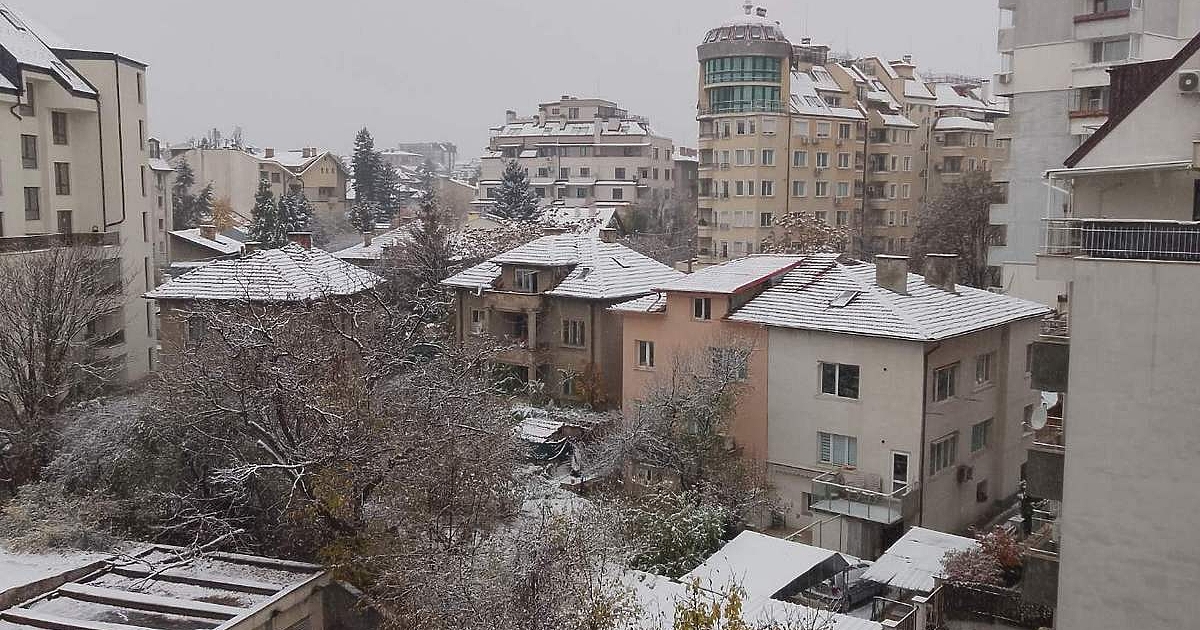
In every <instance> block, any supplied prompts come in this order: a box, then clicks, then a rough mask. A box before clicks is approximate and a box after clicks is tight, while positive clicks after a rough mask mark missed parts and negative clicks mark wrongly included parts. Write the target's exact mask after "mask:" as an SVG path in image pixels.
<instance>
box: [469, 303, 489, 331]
mask: <svg viewBox="0 0 1200 630" xmlns="http://www.w3.org/2000/svg"><path fill="white" fill-rule="evenodd" d="M485 317H486V314H485V312H484V311H482V310H480V309H477V308H473V309H471V334H472V335H482V334H483V322H484V321H485V319H484V318H485Z"/></svg>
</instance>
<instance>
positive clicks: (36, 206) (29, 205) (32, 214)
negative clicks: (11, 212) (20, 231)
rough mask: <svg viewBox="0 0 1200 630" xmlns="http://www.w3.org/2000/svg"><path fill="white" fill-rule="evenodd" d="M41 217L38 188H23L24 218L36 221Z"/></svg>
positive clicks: (40, 201)
mask: <svg viewBox="0 0 1200 630" xmlns="http://www.w3.org/2000/svg"><path fill="white" fill-rule="evenodd" d="M41 218H42V200H41V189H40V188H26V189H25V220H26V221H37V220H40V219H41Z"/></svg>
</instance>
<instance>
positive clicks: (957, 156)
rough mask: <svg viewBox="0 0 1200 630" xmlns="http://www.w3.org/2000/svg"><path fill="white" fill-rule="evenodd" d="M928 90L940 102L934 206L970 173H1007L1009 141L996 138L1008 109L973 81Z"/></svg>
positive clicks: (931, 153)
mask: <svg viewBox="0 0 1200 630" xmlns="http://www.w3.org/2000/svg"><path fill="white" fill-rule="evenodd" d="M927 87H928V88H929V89H930V90H931V91H932V92H933V94H934V95H935V96H936V101H935V102H934V122H933V128H932V129H931V134H932V137H931V138H929V140H928V162H929V164H930V168H931V170H932V171H933V174H932V175H931V176H930V177H927V178H925V180H924V182H925V191H924V193H922V196H923V197H924V198H925V199H927V200H929V201H933V200H934V199H937V198H938V197H939V196H940V195H941V194H942V191H943V189H944V188H945V186H946V184H950V183H955V182H958V181H960V180H961V178H962V176H963V175H965V174H967V173H970V172H973V171H985V172H995V171H998V170H1000V169H1003V168H1004V167H1005V161H1006V160H1007V159H1008V149H1007V146H1006V144H1005V141H1004V140H998V139H997V138H996V124H997V122H1000V123H1001V124H1003V122H1002V121H1003V120H1004V119H1005V118H1006V117H1007V116H1008V107H1007V104H1005V103H1000V102H997V100H996V99H993V98H992V97H990V96H989V94H988V92H987V90H988V89H990V85H986V84H984V83H983V82H981V81H979V80H976V79H972V78H970V77H947V76H942V77H930V78H929V83H928V84H927ZM923 142H925V141H923ZM995 286H999V285H998V283H997V284H996V285H995Z"/></svg>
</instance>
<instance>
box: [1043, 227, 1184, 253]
mask: <svg viewBox="0 0 1200 630" xmlns="http://www.w3.org/2000/svg"><path fill="white" fill-rule="evenodd" d="M1045 224H1046V228H1045V231H1046V235H1045V240H1044V245H1043V247H1042V251H1041V254H1042V255H1044V256H1066V257H1078V256H1082V257H1088V258H1113V259H1118V260H1154V261H1164V262H1200V222H1198V221H1148V220H1138V219H1045Z"/></svg>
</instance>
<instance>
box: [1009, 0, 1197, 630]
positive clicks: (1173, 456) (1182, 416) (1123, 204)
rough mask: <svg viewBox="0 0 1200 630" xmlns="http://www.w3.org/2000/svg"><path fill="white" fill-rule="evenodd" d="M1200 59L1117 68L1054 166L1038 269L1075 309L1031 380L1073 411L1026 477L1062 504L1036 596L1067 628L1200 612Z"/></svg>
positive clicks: (1039, 445) (1045, 434) (1040, 538)
mask: <svg viewBox="0 0 1200 630" xmlns="http://www.w3.org/2000/svg"><path fill="white" fill-rule="evenodd" d="M1153 4H1154V3H1151V2H1148V1H1147V2H1146V3H1145V6H1146V7H1147V8H1149V7H1151V6H1153ZM1196 68H1200V35H1198V36H1197V37H1195V38H1193V39H1192V40H1191V41H1190V42H1189V43H1188V44H1187V45H1186V46H1184V48H1183V49H1182V50H1181V51H1180V52H1179V53H1178V54H1177V55H1176V56H1175V57H1174V58H1172V59H1170V60H1166V61H1154V62H1146V63H1139V64H1129V65H1123V66H1121V67H1118V68H1114V69H1113V72H1112V95H1113V98H1112V100H1111V101H1110V102H1109V117H1108V120H1107V122H1106V123H1105V124H1104V125H1103V126H1102V127H1100V129H1099V130H1098V131H1096V133H1094V134H1093V135H1091V136H1090V137H1089V138H1088V140H1087V141H1086V142H1084V143H1083V145H1082V146H1080V147H1079V148H1078V149H1077V150H1076V151H1075V152H1074V153H1072V154H1071V156H1070V157H1069V158H1068V159H1067V160H1066V167H1067V168H1059V169H1054V170H1051V171H1050V172H1049V173H1048V175H1049V180H1050V181H1049V183H1050V185H1052V186H1054V187H1055V188H1058V189H1062V190H1065V191H1067V192H1069V194H1070V196H1069V198H1068V200H1067V202H1068V203H1067V204H1066V209H1067V212H1066V214H1065V215H1064V213H1062V212H1061V211H1060V209H1059V208H1058V207H1057V206H1055V207H1053V208H1051V211H1052V213H1051V214H1050V217H1049V219H1047V226H1048V228H1047V234H1046V237H1045V240H1044V242H1045V246H1044V248H1043V249H1042V251H1041V254H1040V255H1039V256H1038V260H1037V278H1038V279H1039V280H1045V281H1052V282H1056V283H1064V284H1065V286H1066V287H1067V288H1066V301H1065V303H1064V305H1063V308H1060V311H1066V312H1067V313H1068V314H1067V315H1064V316H1062V317H1060V318H1058V319H1057V320H1053V321H1048V322H1047V324H1049V325H1048V326H1047V327H1046V330H1045V333H1046V335H1045V336H1044V337H1043V339H1042V340H1041V341H1040V342H1039V343H1037V344H1035V346H1034V353H1033V373H1034V385H1035V387H1038V388H1040V389H1043V390H1046V391H1051V392H1058V393H1059V396H1060V400H1061V408H1059V405H1055V407H1052V408H1051V409H1050V412H1051V413H1050V415H1051V416H1052V417H1050V418H1049V420H1048V421H1046V423H1045V426H1044V428H1041V429H1040V430H1039V431H1038V439H1037V440H1036V442H1035V444H1034V446H1033V447H1032V449H1031V451H1030V453H1029V469H1028V474H1029V492H1030V494H1032V495H1034V496H1037V497H1041V498H1044V499H1050V500H1051V502H1050V505H1049V510H1048V511H1049V512H1050V514H1047V515H1039V516H1040V517H1042V518H1045V519H1046V520H1047V521H1049V522H1048V523H1047V522H1043V521H1042V520H1041V519H1040V518H1039V519H1038V520H1037V521H1035V524H1036V527H1037V529H1036V531H1035V532H1034V536H1035V537H1036V538H1035V539H1034V541H1032V544H1031V545H1030V546H1031V547H1032V548H1033V550H1032V551H1031V552H1030V554H1029V557H1028V558H1027V561H1026V570H1025V574H1026V576H1033V577H1035V578H1037V579H1035V580H1030V578H1029V577H1027V578H1026V583H1027V584H1028V586H1029V587H1030V588H1029V589H1027V590H1026V592H1025V597H1026V598H1027V599H1030V598H1041V601H1042V602H1043V603H1046V604H1050V605H1053V604H1054V603H1055V594H1056V595H1057V614H1056V616H1055V627H1056V628H1060V629H1061V630H1082V629H1084V628H1086V629H1087V630H1108V629H1112V630H1116V629H1118V628H1187V627H1194V626H1195V625H1196V619H1197V613H1198V612H1200V606H1198V604H1197V602H1196V595H1195V594H1196V592H1197V589H1200V571H1197V569H1196V567H1198V566H1200V547H1198V546H1197V545H1196V528H1195V526H1194V519H1195V515H1196V506H1197V505H1200V485H1198V484H1197V483H1196V470H1197V467H1198V466H1200V448H1198V446H1197V445H1200V423H1198V422H1197V421H1196V420H1197V417H1198V412H1197V410H1198V409H1200V390H1198V389H1197V387H1196V380H1195V374H1196V373H1197V371H1200V341H1198V340H1200V323H1198V322H1197V320H1196V317H1195V313H1196V300H1197V297H1196V287H1200V266H1197V262H1200V186H1198V185H1197V181H1198V180H1197V176H1196V173H1197V170H1198V169H1200V141H1198V140H1197V138H1200V118H1198V117H1197V116H1196V111H1197V110H1196V108H1197V107H1198V106H1200V93H1197V91H1196V88H1195V87H1194V86H1196V85H1197V82H1196V70H1195V69H1196ZM1059 411H1061V413H1057V412H1059ZM1053 416H1061V417H1053ZM1038 424H1041V423H1040V422H1039V423H1038ZM1126 447H1128V448H1129V449H1132V450H1126ZM1058 500H1061V503H1057V502H1056V501H1058ZM1114 508H1115V509H1114ZM1056 512H1057V514H1056ZM1056 516H1057V517H1058V518H1055V517H1056ZM1111 576H1120V579H1112V577H1111ZM1056 578H1057V579H1056ZM1056 582H1057V591H1055V583H1056Z"/></svg>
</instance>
